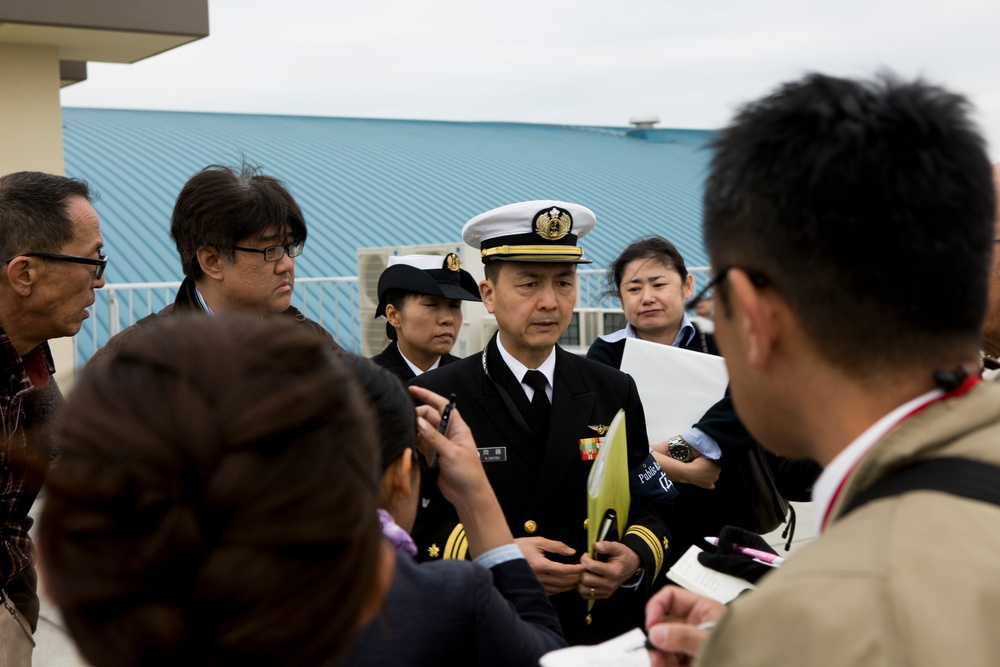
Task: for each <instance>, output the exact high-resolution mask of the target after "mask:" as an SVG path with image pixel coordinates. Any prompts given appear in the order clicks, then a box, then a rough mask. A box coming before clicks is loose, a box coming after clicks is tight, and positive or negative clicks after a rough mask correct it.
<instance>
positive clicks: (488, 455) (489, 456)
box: [477, 447, 507, 463]
mask: <svg viewBox="0 0 1000 667" xmlns="http://www.w3.org/2000/svg"><path fill="white" fill-rule="evenodd" d="M477 451H478V452H479V460H480V461H482V462H483V463H499V462H503V461H506V460H507V448H506V447H479V448H478V449H477Z"/></svg>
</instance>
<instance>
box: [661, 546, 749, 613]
mask: <svg viewBox="0 0 1000 667" xmlns="http://www.w3.org/2000/svg"><path fill="white" fill-rule="evenodd" d="M699 553H701V549H699V548H698V546H697V545H695V544H692V545H691V546H690V547H688V550H687V551H685V552H684V555H683V556H681V557H680V560H678V561H677V562H676V563H674V564H673V566H672V567H671V568H670V569H669V570H667V579H670V580H671V581H673V582H674V583H675V584H677V585H678V586H683V587H684V588H686V589H688V590H689V591H691V592H692V593H697V594H698V595H701V596H703V597H707V598H712V599H713V600H716V601H718V602H721V603H722V604H729V603H730V602H732V601H733V600H735V599H736V597H737V596H738V595H739V594H740V593H742V592H743V591H746V590H752V589H753V588H754V585H753V584H751V583H750V582H749V581H747V580H746V579H740V578H739V577H734V576H732V575H730V574H724V573H722V572H717V571H715V570H710V569H709V568H707V567H705V566H704V565H702V564H701V563H699V562H698V554H699Z"/></svg>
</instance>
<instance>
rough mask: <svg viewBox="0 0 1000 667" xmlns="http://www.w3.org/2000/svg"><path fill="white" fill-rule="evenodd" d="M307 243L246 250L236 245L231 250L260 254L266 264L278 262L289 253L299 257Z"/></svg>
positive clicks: (300, 242) (296, 242)
mask: <svg viewBox="0 0 1000 667" xmlns="http://www.w3.org/2000/svg"><path fill="white" fill-rule="evenodd" d="M305 245H306V242H305V241H295V242H293V243H289V244H287V245H269V246H267V247H266V248H244V247H241V246H236V245H234V246H233V247H231V248H230V250H241V251H243V252H259V253H260V254H262V255H264V261H265V262H277V261H279V260H280V259H281V258H282V257H284V256H285V253H288V256H289V257H298V256H299V255H301V254H302V250H303V249H304V248H305Z"/></svg>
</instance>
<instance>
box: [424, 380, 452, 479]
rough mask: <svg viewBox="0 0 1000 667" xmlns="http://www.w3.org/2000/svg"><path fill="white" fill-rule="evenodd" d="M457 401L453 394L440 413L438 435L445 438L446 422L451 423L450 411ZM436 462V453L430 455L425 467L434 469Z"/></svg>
mask: <svg viewBox="0 0 1000 667" xmlns="http://www.w3.org/2000/svg"><path fill="white" fill-rule="evenodd" d="M456 400H458V396H457V395H455V394H452V395H451V400H450V401H448V405H446V406H444V412H442V413H441V423H440V424H439V425H438V433H440V434H441V435H444V436H447V432H448V422H449V421H451V411H452V410H454V409H455V401H456ZM437 462H438V455H437V452H434V453H433V454H431V460H430V461H428V462H427V466H428V467H430V468H436V467H437Z"/></svg>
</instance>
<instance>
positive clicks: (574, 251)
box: [479, 245, 583, 259]
mask: <svg viewBox="0 0 1000 667" xmlns="http://www.w3.org/2000/svg"><path fill="white" fill-rule="evenodd" d="M479 255H480V257H482V258H483V259H486V258H487V257H492V256H494V255H523V256H526V257H535V256H538V255H552V256H557V257H583V248H581V247H580V246H575V245H498V246H494V247H492V248H486V249H485V250H482V251H480V253H479Z"/></svg>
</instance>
